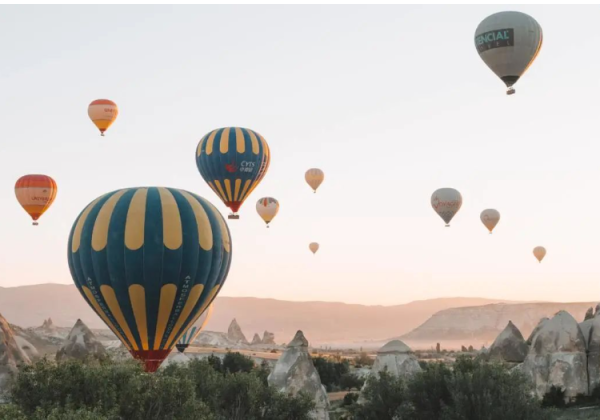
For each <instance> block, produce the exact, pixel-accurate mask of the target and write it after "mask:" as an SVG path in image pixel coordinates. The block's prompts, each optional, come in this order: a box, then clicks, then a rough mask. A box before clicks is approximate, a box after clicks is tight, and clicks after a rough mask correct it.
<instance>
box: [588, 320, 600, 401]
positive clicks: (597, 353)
mask: <svg viewBox="0 0 600 420" xmlns="http://www.w3.org/2000/svg"><path fill="white" fill-rule="evenodd" d="M586 322H591V325H590V331H589V342H588V376H589V384H590V385H589V391H590V393H591V392H593V391H594V389H596V388H597V387H598V386H600V316H596V317H594V318H593V319H592V320H590V321H586Z"/></svg>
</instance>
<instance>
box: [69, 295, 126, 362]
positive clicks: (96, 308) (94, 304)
mask: <svg viewBox="0 0 600 420" xmlns="http://www.w3.org/2000/svg"><path fill="white" fill-rule="evenodd" d="M81 288H82V289H83V293H85V296H86V297H87V298H88V301H89V302H90V303H91V304H92V307H93V308H94V311H95V312H96V313H97V314H98V316H99V317H100V318H102V320H103V321H104V323H105V324H106V325H108V328H110V329H111V331H112V332H113V333H115V335H116V336H117V338H118V339H119V340H121V342H122V343H123V345H124V346H125V347H127V350H131V346H130V345H129V344H128V343H127V340H125V339H124V338H123V336H122V335H121V333H119V330H118V329H117V327H115V326H114V325H113V323H112V322H111V321H110V319H108V317H107V316H106V314H105V313H104V311H103V310H102V308H101V307H100V305H99V304H98V302H97V301H96V298H94V295H93V294H92V291H91V290H90V289H88V288H87V287H86V286H81Z"/></svg>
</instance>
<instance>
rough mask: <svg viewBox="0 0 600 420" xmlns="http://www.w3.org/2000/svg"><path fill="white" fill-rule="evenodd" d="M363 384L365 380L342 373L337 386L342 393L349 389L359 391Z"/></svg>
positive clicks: (351, 374)
mask: <svg viewBox="0 0 600 420" xmlns="http://www.w3.org/2000/svg"><path fill="white" fill-rule="evenodd" d="M364 383H365V380H364V379H362V378H359V377H358V376H356V375H355V374H353V373H344V374H343V375H342V376H340V381H339V386H340V389H341V390H343V391H350V390H351V389H360V388H361V387H362V386H363V384H364Z"/></svg>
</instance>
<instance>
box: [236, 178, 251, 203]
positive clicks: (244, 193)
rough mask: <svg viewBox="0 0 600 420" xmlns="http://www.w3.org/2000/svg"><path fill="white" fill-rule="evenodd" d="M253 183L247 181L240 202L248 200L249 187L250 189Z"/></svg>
mask: <svg viewBox="0 0 600 420" xmlns="http://www.w3.org/2000/svg"><path fill="white" fill-rule="evenodd" d="M251 183H252V181H251V180H249V179H247V180H246V183H245V184H244V189H243V190H242V193H241V194H240V199H239V201H244V199H245V198H246V191H248V187H250V184H251Z"/></svg>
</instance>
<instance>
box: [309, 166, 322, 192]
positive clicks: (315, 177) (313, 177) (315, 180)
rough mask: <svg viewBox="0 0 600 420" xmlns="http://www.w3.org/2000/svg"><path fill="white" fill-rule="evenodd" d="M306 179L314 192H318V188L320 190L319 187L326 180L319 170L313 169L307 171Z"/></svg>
mask: <svg viewBox="0 0 600 420" xmlns="http://www.w3.org/2000/svg"><path fill="white" fill-rule="evenodd" d="M304 179H305V180H306V183H307V184H308V185H310V187H311V188H312V189H313V191H314V192H317V188H319V185H321V183H322V182H323V180H324V179H325V174H324V173H323V171H322V170H320V169H318V168H312V169H309V170H308V171H306V174H304Z"/></svg>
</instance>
